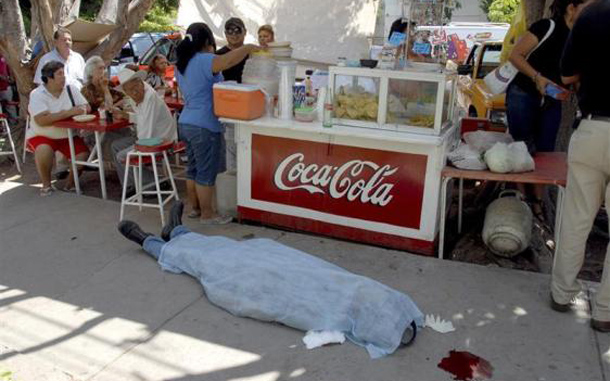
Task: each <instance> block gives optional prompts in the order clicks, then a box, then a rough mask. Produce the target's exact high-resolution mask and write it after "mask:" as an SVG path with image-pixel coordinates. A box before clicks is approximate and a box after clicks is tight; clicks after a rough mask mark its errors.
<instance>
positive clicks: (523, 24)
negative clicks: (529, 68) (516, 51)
mask: <svg viewBox="0 0 610 381" xmlns="http://www.w3.org/2000/svg"><path fill="white" fill-rule="evenodd" d="M525 32H527V20H526V19H525V1H521V3H520V4H519V9H517V13H516V14H515V17H513V21H512V23H511V24H510V28H509V29H508V32H507V33H506V36H505V37H504V42H503V43H502V53H500V63H501V64H503V63H504V62H506V61H508V57H510V53H511V52H512V51H513V47H514V46H515V44H516V43H517V41H519V38H520V37H521V36H522V35H523V34H525Z"/></svg>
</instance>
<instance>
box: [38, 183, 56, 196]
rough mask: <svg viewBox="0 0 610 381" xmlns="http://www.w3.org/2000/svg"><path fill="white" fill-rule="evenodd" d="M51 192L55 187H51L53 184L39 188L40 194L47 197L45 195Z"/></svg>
mask: <svg viewBox="0 0 610 381" xmlns="http://www.w3.org/2000/svg"><path fill="white" fill-rule="evenodd" d="M53 192H55V188H54V187H53V185H51V186H50V187H46V188H42V189H41V190H40V196H41V197H47V196H50V195H52V194H53Z"/></svg>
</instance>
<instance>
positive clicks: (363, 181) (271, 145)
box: [221, 118, 457, 255]
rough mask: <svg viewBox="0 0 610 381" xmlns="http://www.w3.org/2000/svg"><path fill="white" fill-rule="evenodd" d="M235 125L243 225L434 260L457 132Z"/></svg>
mask: <svg viewBox="0 0 610 381" xmlns="http://www.w3.org/2000/svg"><path fill="white" fill-rule="evenodd" d="M221 120H222V121H223V122H226V123H233V124H234V125H235V140H236V143H237V210H238V214H239V217H240V218H241V219H243V220H251V221H258V222H261V223H263V224H265V225H271V226H280V227H283V228H288V229H294V230H297V231H307V232H311V233H315V234H320V235H325V236H329V237H336V238H343V239H348V240H353V241H358V242H365V243H369V244H373V245H379V246H385V247H390V248H396V249H401V250H407V251H410V252H415V253H420V254H424V255H434V245H435V240H436V236H437V233H438V228H437V226H438V223H437V221H438V218H439V207H438V205H439V190H440V172H441V169H442V168H443V166H444V164H445V155H446V152H447V151H448V149H449V148H450V146H451V145H452V144H453V143H454V142H455V141H456V136H457V134H456V128H455V127H454V126H448V127H447V128H445V129H443V130H442V131H441V132H440V133H439V134H436V135H430V134H428V135H427V134H417V133H405V132H400V131H391V130H379V129H377V130H375V129H366V128H354V127H350V126H340V125H336V126H333V127H332V128H324V127H323V126H322V124H321V123H315V122H314V123H302V122H298V121H294V120H281V119H276V118H260V119H257V120H253V121H240V120H233V119H221Z"/></svg>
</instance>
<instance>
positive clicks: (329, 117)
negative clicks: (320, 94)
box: [322, 89, 333, 128]
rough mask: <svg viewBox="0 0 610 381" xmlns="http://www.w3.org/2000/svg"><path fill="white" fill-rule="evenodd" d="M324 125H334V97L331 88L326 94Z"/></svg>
mask: <svg viewBox="0 0 610 381" xmlns="http://www.w3.org/2000/svg"><path fill="white" fill-rule="evenodd" d="M322 126H324V127H326V128H330V127H332V126H333V98H332V95H331V92H330V89H327V90H326V94H325V95H324V118H323V120H322Z"/></svg>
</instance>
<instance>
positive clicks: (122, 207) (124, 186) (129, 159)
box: [119, 152, 132, 221]
mask: <svg viewBox="0 0 610 381" xmlns="http://www.w3.org/2000/svg"><path fill="white" fill-rule="evenodd" d="M131 157H132V155H131V152H128V153H127V160H126V162H125V173H124V174H123V192H122V195H121V214H120V216H119V220H120V221H122V220H123V215H124V211H125V202H126V200H127V182H128V180H129V166H130V163H131Z"/></svg>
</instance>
